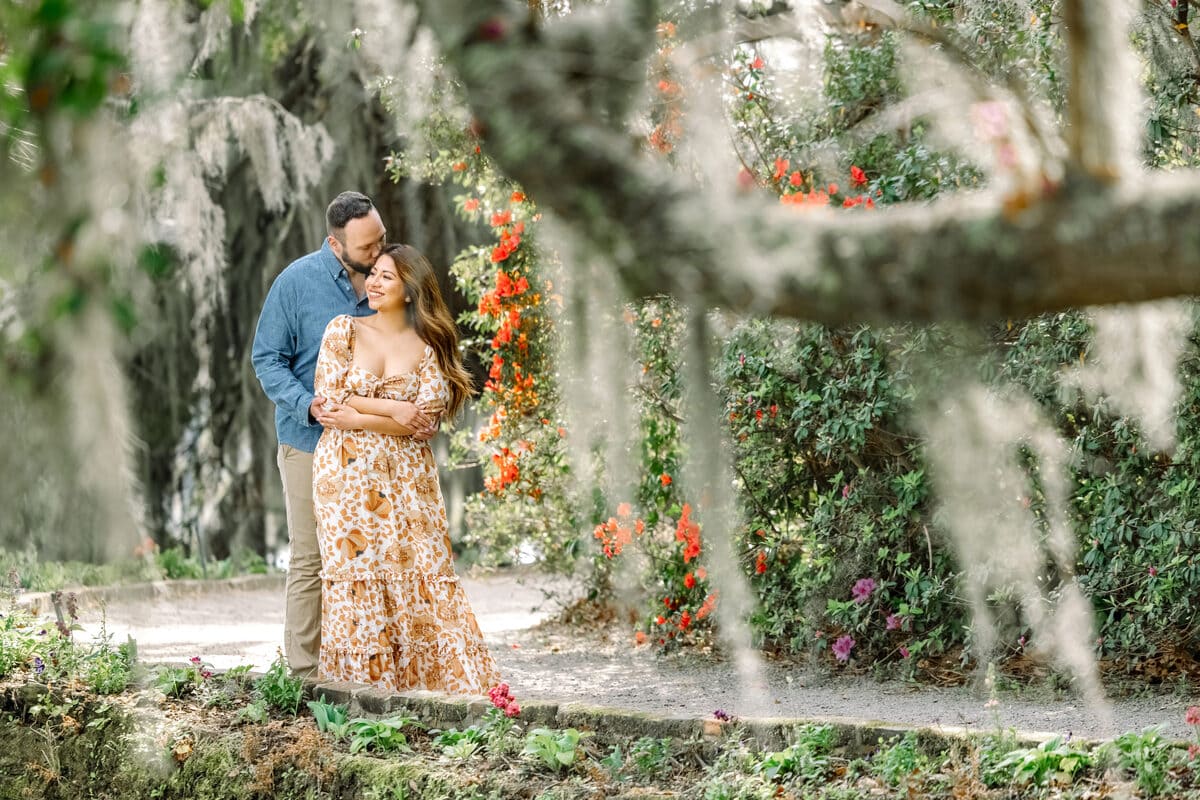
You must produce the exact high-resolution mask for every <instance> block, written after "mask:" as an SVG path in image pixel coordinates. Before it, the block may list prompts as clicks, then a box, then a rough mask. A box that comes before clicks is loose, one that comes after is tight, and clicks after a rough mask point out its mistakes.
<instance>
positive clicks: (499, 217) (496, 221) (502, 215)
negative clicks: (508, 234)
mask: <svg viewBox="0 0 1200 800" xmlns="http://www.w3.org/2000/svg"><path fill="white" fill-rule="evenodd" d="M510 222H512V212H511V211H497V212H496V213H495V214H492V227H493V228H499V227H500V226H501V225H507V224H508V223H510Z"/></svg>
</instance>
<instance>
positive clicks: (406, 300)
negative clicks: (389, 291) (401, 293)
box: [404, 296, 412, 303]
mask: <svg viewBox="0 0 1200 800" xmlns="http://www.w3.org/2000/svg"><path fill="white" fill-rule="evenodd" d="M404 302H406V303H411V302H412V298H411V297H407V296H406V297H405V298H404Z"/></svg>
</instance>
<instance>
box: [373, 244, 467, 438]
mask: <svg viewBox="0 0 1200 800" xmlns="http://www.w3.org/2000/svg"><path fill="white" fill-rule="evenodd" d="M382 255H385V256H387V257H388V258H390V259H392V261H394V262H395V264H396V269H397V270H398V271H399V273H400V280H401V281H403V283H404V289H405V291H406V292H407V293H408V297H409V304H408V318H409V322H410V323H411V324H412V326H413V329H414V330H416V332H417V335H418V336H420V337H421V339H422V340H423V341H424V342H425V343H426V344H428V345H429V346H430V347H432V348H433V352H434V353H436V354H437V360H438V366H439V367H441V368H442V374H443V375H445V376H446V382H447V383H448V384H449V385H450V399H449V400H448V401H447V403H446V415H447V416H448V417H454V416H455V415H457V414H458V412H459V410H460V409H461V408H462V406H463V403H465V402H466V400H467V398H468V397H470V396H471V395H473V394H475V386H474V385H473V384H472V382H471V373H469V372H467V370H466V369H465V368H464V367H463V365H462V355H461V354H460V353H459V352H458V328H457V327H456V326H455V324H454V318H453V317H451V316H450V309H448V308H447V307H446V301H445V300H443V299H442V291H441V289H439V288H438V280H437V275H436V274H435V273H434V271H433V266H432V265H430V263H429V260H428V259H427V258H425V256H423V255H421V253H420V251H419V250H417V249H416V248H415V247H412V246H410V245H407V244H392V245H388V246H387V247H385V248H384V249H383V253H382Z"/></svg>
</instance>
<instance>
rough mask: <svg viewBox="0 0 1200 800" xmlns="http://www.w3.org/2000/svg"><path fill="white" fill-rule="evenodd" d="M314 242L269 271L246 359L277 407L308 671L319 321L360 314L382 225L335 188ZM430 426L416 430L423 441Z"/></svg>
mask: <svg viewBox="0 0 1200 800" xmlns="http://www.w3.org/2000/svg"><path fill="white" fill-rule="evenodd" d="M325 220H326V223H327V225H328V236H327V237H326V239H325V242H324V244H323V245H322V246H321V249H320V250H318V251H316V252H315V253H309V254H308V255H306V256H304V257H303V258H300V259H297V260H296V261H293V262H292V263H291V264H290V265H288V267H287V268H286V269H285V270H284V271H283V272H281V273H280V274H279V276H278V277H277V278H275V282H274V283H273V284H272V285H271V290H270V291H269V292H268V293H267V299H266V301H265V302H264V303H263V310H262V315H261V316H260V317H259V319H258V328H257V329H256V330H255V332H254V348H253V350H252V354H251V360H252V361H253V363H254V372H255V374H256V375H257V376H258V380H259V382H260V383H261V384H262V387H263V391H265V392H266V394H267V397H269V398H270V399H271V402H272V403H274V404H275V432H276V435H277V436H278V439H279V452H278V456H277V462H278V465H279V477H280V478H281V479H282V481H283V497H284V507H285V509H286V511H287V525H288V546H289V549H290V551H291V553H290V562H289V564H288V576H287V611H286V618H285V622H284V655H285V656H286V657H287V661H288V664H289V666H290V667H291V670H292V674H293V675H298V676H303V677H310V676H315V674H316V670H317V658H318V655H319V652H320V646H321V577H320V571H321V553H320V550H319V549H318V546H317V521H316V517H315V515H314V513H313V497H312V469H313V451H314V450H315V449H316V447H317V440H318V439H320V438H321V431H322V430H324V428H323V427H322V426H323V425H326V424H331V423H332V419H331V418H330V417H329V416H328V414H327V411H326V409H325V403H326V398H324V397H316V396H315V395H314V394H313V375H314V373H315V372H316V367H317V355H318V353H319V351H320V349H321V337H322V335H323V334H324V333H325V326H326V325H328V324H329V321H330V320H331V319H333V318H334V317H336V316H338V315H339V314H349V315H351V316H355V317H363V316H367V315H369V314H372V313H374V312H373V311H372V310H371V309H370V308H369V307H368V306H367V293H366V288H365V282H366V277H367V274H368V273H370V271H371V267H372V265H373V264H374V263H375V259H376V258H378V257H379V253H380V252H381V251H382V250H383V247H384V243H385V241H386V237H387V230H386V229H385V228H384V226H383V221H382V220H381V219H380V217H379V211H378V210H376V208H375V205H374V204H373V203H372V202H371V199H370V198H369V197H367V196H366V195H364V194H360V193H359V192H342V193H341V194H339V195H338V196H337V197H335V198H334V199H333V202H332V203H330V204H329V208H328V209H327V210H326V212H325ZM434 433H436V428H431V429H427V430H424V431H420V432H419V433H417V434H415V435H416V436H418V437H419V438H422V439H429V438H432V436H433V435H434Z"/></svg>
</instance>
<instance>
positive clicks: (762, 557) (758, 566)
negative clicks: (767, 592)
mask: <svg viewBox="0 0 1200 800" xmlns="http://www.w3.org/2000/svg"><path fill="white" fill-rule="evenodd" d="M754 571H755V572H756V573H757V574H759V575H762V574H763V573H764V572H766V571H767V554H766V553H764V552H763V551H762V550H759V551H758V557H757V558H755V559H754Z"/></svg>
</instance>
